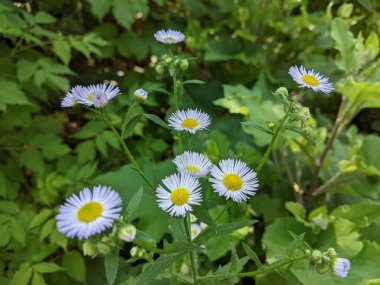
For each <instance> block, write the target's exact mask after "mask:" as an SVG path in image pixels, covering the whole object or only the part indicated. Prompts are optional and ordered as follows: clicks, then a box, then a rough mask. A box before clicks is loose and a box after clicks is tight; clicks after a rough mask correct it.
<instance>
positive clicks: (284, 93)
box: [274, 87, 289, 100]
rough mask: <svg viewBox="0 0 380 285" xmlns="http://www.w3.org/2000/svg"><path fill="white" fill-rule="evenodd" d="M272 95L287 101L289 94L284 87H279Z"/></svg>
mask: <svg viewBox="0 0 380 285" xmlns="http://www.w3.org/2000/svg"><path fill="white" fill-rule="evenodd" d="M274 95H276V96H278V97H280V98H281V99H282V100H287V99H288V95H289V92H288V89H286V88H285V87H280V88H278V89H277V90H276V91H275V92H274Z"/></svg>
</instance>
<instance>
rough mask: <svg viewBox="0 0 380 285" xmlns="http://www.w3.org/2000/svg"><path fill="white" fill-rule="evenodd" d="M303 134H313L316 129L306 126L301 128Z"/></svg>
mask: <svg viewBox="0 0 380 285" xmlns="http://www.w3.org/2000/svg"><path fill="white" fill-rule="evenodd" d="M301 134H302V135H304V136H312V135H313V134H314V131H313V129H312V128H310V127H304V128H302V129H301Z"/></svg>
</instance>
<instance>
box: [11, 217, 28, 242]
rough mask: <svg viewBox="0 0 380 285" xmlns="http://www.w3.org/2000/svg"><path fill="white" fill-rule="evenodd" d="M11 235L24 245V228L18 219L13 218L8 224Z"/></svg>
mask: <svg viewBox="0 0 380 285" xmlns="http://www.w3.org/2000/svg"><path fill="white" fill-rule="evenodd" d="M10 231H11V235H12V236H13V237H14V238H15V239H16V240H17V241H18V242H20V243H21V244H22V245H23V246H25V238H26V230H25V226H24V224H23V223H22V222H21V221H20V220H14V221H13V222H12V223H11V225H10Z"/></svg>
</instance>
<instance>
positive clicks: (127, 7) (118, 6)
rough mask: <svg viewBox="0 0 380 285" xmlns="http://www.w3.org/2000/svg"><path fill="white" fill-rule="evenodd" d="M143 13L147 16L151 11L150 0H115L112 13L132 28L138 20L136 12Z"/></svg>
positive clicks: (122, 24)
mask: <svg viewBox="0 0 380 285" xmlns="http://www.w3.org/2000/svg"><path fill="white" fill-rule="evenodd" d="M138 12H140V13H142V15H143V17H144V18H145V17H146V16H147V14H148V12H149V7H148V0H140V1H134V0H114V1H113V10H112V13H113V15H114V16H115V19H116V21H117V22H118V23H119V24H120V25H121V26H123V27H124V28H126V29H127V30H130V29H131V26H132V24H133V23H134V22H135V20H136V13H138Z"/></svg>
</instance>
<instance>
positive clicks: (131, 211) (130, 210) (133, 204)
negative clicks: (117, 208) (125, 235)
mask: <svg viewBox="0 0 380 285" xmlns="http://www.w3.org/2000/svg"><path fill="white" fill-rule="evenodd" d="M143 192H144V189H143V187H140V189H139V191H138V192H137V193H136V194H135V195H133V197H132V199H131V200H130V201H129V203H128V206H127V208H126V209H125V218H126V219H127V221H130V220H132V219H133V216H134V215H135V213H136V211H137V209H138V208H139V206H140V202H141V198H142V196H143Z"/></svg>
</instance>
